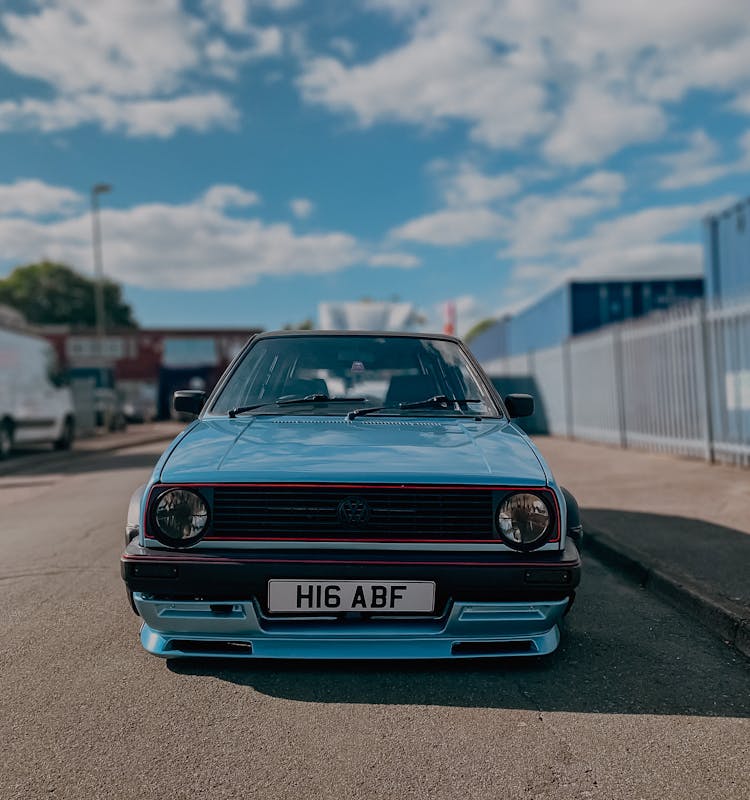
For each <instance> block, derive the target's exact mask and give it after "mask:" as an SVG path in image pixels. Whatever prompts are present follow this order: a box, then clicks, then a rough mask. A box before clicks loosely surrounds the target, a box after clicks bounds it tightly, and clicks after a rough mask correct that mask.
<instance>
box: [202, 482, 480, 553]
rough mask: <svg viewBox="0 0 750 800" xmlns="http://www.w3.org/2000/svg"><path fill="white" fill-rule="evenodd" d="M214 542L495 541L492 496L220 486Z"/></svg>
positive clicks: (458, 491)
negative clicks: (215, 539)
mask: <svg viewBox="0 0 750 800" xmlns="http://www.w3.org/2000/svg"><path fill="white" fill-rule="evenodd" d="M213 501H214V502H213V524H212V530H211V533H210V536H209V538H217V539H332V540H336V539H341V540H352V539H354V540H379V539H391V540H404V541H410V540H458V541H465V540H488V541H491V540H493V538H494V536H493V523H492V492H491V491H488V490H485V489H450V488H446V487H427V488H420V489H415V488H414V487H408V486H405V487H401V486H394V487H366V488H362V487H347V486H342V487H338V486H337V487H328V486H309V487H305V486H302V487H300V486H289V487H285V486H216V487H215V488H214V492H213Z"/></svg>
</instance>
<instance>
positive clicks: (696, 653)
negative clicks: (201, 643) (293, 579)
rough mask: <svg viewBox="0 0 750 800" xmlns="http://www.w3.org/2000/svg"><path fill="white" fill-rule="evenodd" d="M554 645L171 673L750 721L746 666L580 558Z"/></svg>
mask: <svg viewBox="0 0 750 800" xmlns="http://www.w3.org/2000/svg"><path fill="white" fill-rule="evenodd" d="M585 566H586V572H585V580H584V584H583V588H582V591H581V592H580V595H579V598H578V600H577V602H576V605H575V607H574V609H573V611H572V613H571V614H570V615H569V617H568V618H567V622H566V626H565V630H564V634H563V641H562V644H561V646H560V648H559V649H558V650H557V652H556V653H554V654H553V655H551V656H548V657H546V658H529V659H518V658H517V659H498V660H494V659H493V660H486V661H480V660H477V661H451V662H415V661H410V662H372V661H370V662H330V661H329V662H271V661H248V662H237V661H229V660H222V661H205V660H204V661H201V660H193V659H191V660H184V661H183V660H172V661H169V662H168V667H169V669H170V670H171V671H172V672H173V673H175V674H176V675H177V676H180V675H192V676H201V677H205V678H209V679H218V680H222V681H227V682H229V683H233V684H237V685H240V686H246V687H250V688H252V689H254V690H255V691H257V692H261V693H263V694H265V695H269V696H272V697H279V698H285V699H290V700H297V701H301V702H310V703H363V704H374V705H382V704H394V705H414V706H421V705H440V706H457V707H459V706H460V707H482V708H516V709H529V710H535V711H539V712H541V713H543V712H550V711H566V712H568V711H569V712H583V713H607V714H670V715H695V716H721V717H750V670H749V669H748V667H749V666H750V665H749V664H748V662H747V660H746V659H745V658H744V657H743V656H741V655H739V654H737V653H735V652H734V651H733V650H731V649H729V648H728V647H727V646H725V645H724V644H723V643H722V642H721V641H719V640H718V639H714V638H712V637H711V635H710V634H709V633H708V632H706V631H705V630H703V629H702V628H701V627H700V626H698V625H697V623H694V622H693V621H692V620H690V619H688V618H686V617H683V616H681V615H680V614H679V613H678V612H677V611H675V610H673V609H671V608H669V607H668V606H664V605H663V604H662V603H660V602H659V601H657V600H655V599H654V598H652V597H651V596H650V595H648V594H647V593H645V592H644V590H642V589H640V588H638V587H637V586H634V585H632V584H630V583H627V582H626V581H624V580H622V579H620V578H618V577H616V576H614V575H613V574H612V573H609V572H608V571H607V570H606V569H605V568H604V567H602V566H601V565H600V564H598V563H597V562H595V561H591V560H590V559H589V560H587V563H586V565H585Z"/></svg>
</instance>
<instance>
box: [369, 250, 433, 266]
mask: <svg viewBox="0 0 750 800" xmlns="http://www.w3.org/2000/svg"><path fill="white" fill-rule="evenodd" d="M367 263H368V264H369V265H370V266H371V267H397V268H398V269H413V268H414V267H418V266H419V265H420V264H421V263H422V262H421V261H420V260H419V259H418V258H417V256H415V255H412V254H411V253H400V252H387V253H375V254H373V255H371V256H370V257H369V258H368V259H367Z"/></svg>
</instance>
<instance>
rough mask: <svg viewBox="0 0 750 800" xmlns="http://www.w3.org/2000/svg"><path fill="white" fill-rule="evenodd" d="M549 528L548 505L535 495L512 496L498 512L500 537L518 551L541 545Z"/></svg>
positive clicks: (519, 494) (521, 494) (507, 498)
mask: <svg viewBox="0 0 750 800" xmlns="http://www.w3.org/2000/svg"><path fill="white" fill-rule="evenodd" d="M549 527H550V514H549V509H548V508H547V504H546V503H545V502H544V500H542V498H541V497H539V496H538V495H535V494H525V493H518V494H512V495H510V496H509V497H506V498H505V500H503V502H502V503H501V504H500V508H499V509H498V511H497V528H498V531H499V532H500V535H501V536H502V537H503V539H505V541H506V542H507V543H508V544H509V545H510V546H511V547H515V548H517V549H523V550H525V549H527V548H533V547H537V546H539V545H541V544H542V543H543V540H544V537H545V535H546V533H547V531H548V530H549Z"/></svg>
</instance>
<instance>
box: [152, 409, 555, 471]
mask: <svg viewBox="0 0 750 800" xmlns="http://www.w3.org/2000/svg"><path fill="white" fill-rule="evenodd" d="M160 467H161V469H160V473H159V470H158V467H157V475H158V477H159V480H161V481H162V482H164V483H180V482H196V483H201V482H206V483H214V482H218V483H233V482H240V483H242V482H269V481H271V482H272V481H281V482H297V481H299V482H317V481H320V482H334V481H335V482H347V483H358V482H363V483H399V482H404V483H419V482H424V483H446V484H456V483H483V484H495V483H497V484H507V485H530V486H543V485H545V483H546V482H547V476H546V474H545V472H544V469H543V468H542V465H541V464H540V461H539V459H538V458H537V456H536V453H535V451H534V449H533V448H532V447H531V445H530V444H529V442H528V440H527V439H526V437H525V435H524V434H522V433H521V432H520V431H519V430H518V429H517V428H515V427H514V426H513V425H511V424H510V423H508V422H507V421H505V420H489V419H485V420H483V421H481V422H477V421H474V420H470V419H467V420H463V419H455V418H451V419H436V418H418V419H417V418H413V417H412V418H409V419H404V418H400V419H399V418H394V417H377V418H376V417H361V418H359V419H355V420H352V421H348V420H346V419H345V418H344V416H343V415H342V416H341V417H331V416H325V417H323V416H317V417H310V416H294V415H286V416H256V417H249V418H242V419H240V418H237V419H216V418H209V419H204V420H199V421H197V422H196V423H194V424H193V426H192V427H191V428H190V429H189V430H188V431H187V432H186V434H185V435H184V436H183V437H182V438H180V439H178V440H177V442H176V444H175V445H174V446H173V449H172V450H171V452H168V453H167V454H165V456H164V458H163V459H162V461H161V462H160Z"/></svg>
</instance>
